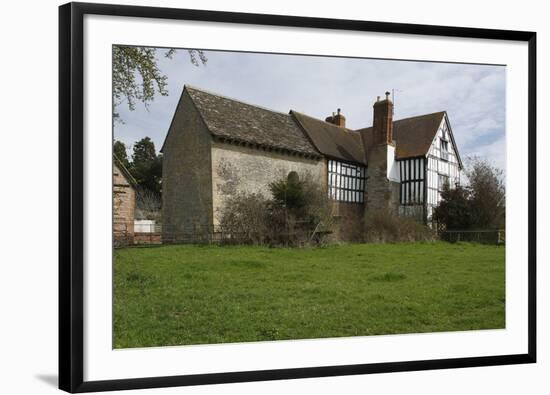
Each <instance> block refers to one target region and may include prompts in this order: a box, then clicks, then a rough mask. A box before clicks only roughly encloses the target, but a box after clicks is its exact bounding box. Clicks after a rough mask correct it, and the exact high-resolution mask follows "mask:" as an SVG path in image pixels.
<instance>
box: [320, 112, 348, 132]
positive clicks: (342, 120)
mask: <svg viewBox="0 0 550 395" xmlns="http://www.w3.org/2000/svg"><path fill="white" fill-rule="evenodd" d="M340 111H341V110H340V109H338V112H337V113H336V114H334V113H332V116H330V117H327V118H326V119H325V121H326V122H329V123H332V124H334V125H336V126H339V127H341V128H345V127H346V117H345V116H343V115H342V114H341V113H340Z"/></svg>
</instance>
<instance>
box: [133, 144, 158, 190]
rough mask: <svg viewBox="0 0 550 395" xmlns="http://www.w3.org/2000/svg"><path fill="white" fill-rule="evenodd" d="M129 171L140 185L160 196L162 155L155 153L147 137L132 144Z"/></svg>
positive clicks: (153, 146)
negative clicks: (132, 149) (132, 150)
mask: <svg viewBox="0 0 550 395" xmlns="http://www.w3.org/2000/svg"><path fill="white" fill-rule="evenodd" d="M130 171H131V173H132V175H133V176H134V178H135V179H136V181H137V183H138V185H139V186H140V187H142V188H144V189H147V190H149V191H151V192H154V193H156V194H158V195H159V196H160V193H161V181H162V155H157V153H156V149H155V143H153V141H152V140H151V139H150V138H149V137H144V138H142V139H141V140H139V141H138V142H137V143H135V144H134V152H133V154H132V164H131V166H130Z"/></svg>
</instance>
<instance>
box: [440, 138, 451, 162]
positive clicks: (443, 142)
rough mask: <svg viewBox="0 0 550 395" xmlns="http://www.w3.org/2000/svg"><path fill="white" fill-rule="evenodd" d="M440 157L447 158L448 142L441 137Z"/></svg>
mask: <svg viewBox="0 0 550 395" xmlns="http://www.w3.org/2000/svg"><path fill="white" fill-rule="evenodd" d="M441 159H444V160H449V142H448V141H447V140H444V139H441Z"/></svg>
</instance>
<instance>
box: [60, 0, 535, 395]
mask: <svg viewBox="0 0 550 395" xmlns="http://www.w3.org/2000/svg"><path fill="white" fill-rule="evenodd" d="M59 15H60V31H59V54H60V57H59V81H60V82H59V93H60V94H59V97H60V99H59V100H60V103H59V104H60V106H59V108H60V117H59V120H60V121H59V122H60V125H59V133H60V142H59V147H60V150H59V152H60V153H59V155H60V159H59V172H60V174H59V180H60V191H59V192H60V206H59V210H60V217H59V221H60V223H59V226H60V237H59V255H60V258H59V279H60V282H59V284H60V289H59V293H60V295H59V303H60V306H59V311H60V314H59V326H60V327H59V344H60V346H59V361H60V362H59V383H60V384H59V386H60V388H61V389H63V390H66V391H69V392H88V391H104V390H117V389H132V388H152V387H167V386H180V385H198V384H213V383H230V382H240V381H259V380H277V379H292V378H307V377H320V376H336V375H352V374H367V373H380V372H398V371H410V370H426V369H445V368H459V367H474V366H488V365H504V364H517V363H532V362H535V361H536V314H535V311H536V299H535V285H536V273H535V263H536V241H535V240H536V211H535V210H536V183H535V180H536V150H535V147H536V113H535V108H536V68H535V67H536V66H535V65H536V34H535V33H534V32H521V31H505V30H487V29H472V28H460V27H444V26H427V25H410V24H395V23H381V22H366V21H357V20H336V19H320V18H309V17H295V16H282V15H260V14H245V13H229V12H217V11H202V10H183V9H168V8H151V7H137V6H136V7H134V6H119V5H106V4H87V3H69V4H66V5H63V6H61V7H60V9H59Z"/></svg>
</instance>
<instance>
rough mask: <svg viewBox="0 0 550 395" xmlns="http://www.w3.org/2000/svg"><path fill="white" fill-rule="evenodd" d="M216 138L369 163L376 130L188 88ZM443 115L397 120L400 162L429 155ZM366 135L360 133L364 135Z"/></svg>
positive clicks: (396, 138) (395, 125) (394, 135)
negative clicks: (272, 108)
mask: <svg viewBox="0 0 550 395" xmlns="http://www.w3.org/2000/svg"><path fill="white" fill-rule="evenodd" d="M185 91H186V92H187V93H188V94H189V96H190V97H191V99H192V100H193V103H194V104H195V106H196V108H197V110H198V111H199V113H200V114H201V117H202V119H203V120H204V122H205V124H206V126H207V127H208V129H209V130H210V132H211V133H212V135H213V136H215V137H217V138H220V139H223V140H228V141H235V142H244V143H250V144H253V145H257V146H262V147H267V148H271V149H280V150H285V151H288V152H292V153H297V154H302V155H309V156H314V157H321V156H327V157H331V158H335V159H340V160H344V161H347V162H354V163H360V164H367V155H368V152H365V147H369V146H371V145H372V143H371V141H372V127H369V128H364V129H359V130H355V131H354V130H351V129H347V128H341V127H338V126H336V125H333V124H331V123H329V122H326V121H322V120H320V119H317V118H312V117H310V116H308V115H305V114H301V113H299V112H296V111H290V114H285V113H281V112H277V111H273V110H269V109H266V108H263V107H259V106H256V105H252V104H248V103H244V102H242V101H239V100H235V99H231V98H228V97H225V96H222V95H219V94H215V93H210V92H207V91H204V90H202V89H197V88H194V87H191V86H189V85H186V86H185ZM444 116H445V112H444V111H440V112H436V113H433V114H426V115H420V116H416V117H412V118H406V119H401V120H398V121H394V122H393V139H394V140H395V143H396V158H397V159H404V158H410V157H416V156H425V155H426V154H427V153H428V151H429V149H430V146H431V143H432V141H433V139H434V137H435V135H436V133H437V129H438V127H439V125H440V124H441V121H442V120H443V117H444ZM360 132H362V133H360Z"/></svg>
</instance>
